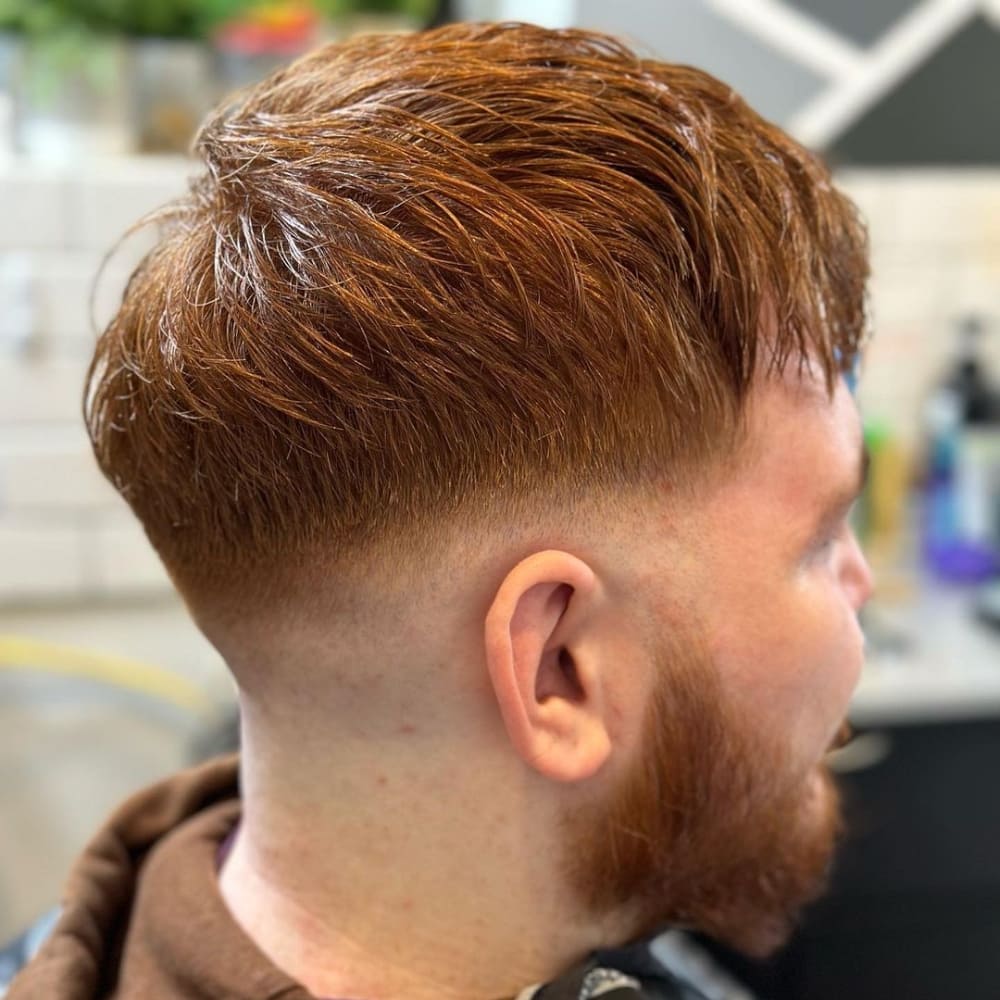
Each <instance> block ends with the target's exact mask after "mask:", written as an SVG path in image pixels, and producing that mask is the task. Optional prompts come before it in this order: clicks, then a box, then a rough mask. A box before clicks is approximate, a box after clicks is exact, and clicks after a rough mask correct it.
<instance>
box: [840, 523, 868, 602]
mask: <svg viewBox="0 0 1000 1000" xmlns="http://www.w3.org/2000/svg"><path fill="white" fill-rule="evenodd" d="M842 580H843V583H844V587H845V589H846V590H847V593H848V599H849V600H850V602H851V607H853V608H854V610H855V611H860V610H861V609H862V608H863V607H864V606H865V605H866V604H867V603H868V600H869V598H870V597H871V596H872V590H873V589H874V586H875V583H874V580H873V578H872V571H871V567H870V566H869V565H868V560H867V559H866V558H865V554H864V552H862V551H861V546H860V545H859V544H858V539H857V537H856V536H855V534H854V532H853V531H851V532H850V533H849V535H848V539H847V551H846V552H845V553H844V564H843V570H842Z"/></svg>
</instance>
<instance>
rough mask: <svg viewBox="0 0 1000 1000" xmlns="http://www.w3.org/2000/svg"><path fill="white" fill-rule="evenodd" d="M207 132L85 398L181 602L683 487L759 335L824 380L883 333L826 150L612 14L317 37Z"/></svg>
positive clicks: (778, 356)
mask: <svg viewBox="0 0 1000 1000" xmlns="http://www.w3.org/2000/svg"><path fill="white" fill-rule="evenodd" d="M195 150H196V153H197V154H198V156H199V157H200V158H201V160H202V161H203V163H204V166H205V169H204V171H203V172H202V173H201V174H200V175H199V176H198V177H196V178H195V179H194V180H193V181H192V183H191V186H190V190H189V191H188V192H187V193H186V195H185V196H184V197H182V198H180V199H179V200H178V201H177V202H175V203H174V204H172V205H170V206H168V207H167V208H166V209H165V210H163V211H161V212H160V213H158V214H157V215H156V216H155V217H154V221H156V222H157V223H158V224H159V226H160V236H159V240H158V242H157V244H156V246H155V247H154V248H153V249H152V250H151V251H150V252H149V254H148V255H147V256H146V257H145V258H144V259H143V261H142V262H141V264H140V265H139V267H138V269H137V270H136V272H135V274H134V275H133V277H132V279H131V281H130V283H129V285H128V287H127V290H126V293H125V295H124V298H123V301H122V304H121V307H120V309H119V311H118V312H117V315H116V316H115V317H114V319H113V320H112V321H111V323H110V325H109V326H108V327H107V329H106V330H105V332H104V333H103V335H102V336H101V337H100V339H99V342H98V344H97V348H96V353H95V357H94V360H93V363H92V366H91V370H90V373H89V377H88V386H87V393H86V401H85V417H86V422H87V426H88V429H89V432H90V435H91V438H92V441H93V445H94V450H95V453H96V456H97V459H98V461H99V463H100V466H101V468H102V469H103V471H104V473H105V474H106V475H107V476H108V478H109V479H110V480H111V481H112V482H113V483H114V485H115V486H116V487H117V489H118V490H119V491H120V492H121V493H122V495H123V496H124V497H125V499H126V500H127V501H128V503H129V504H130V505H131V507H132V508H133V510H134V511H135V513H136V514H137V516H138V517H139V519H140V520H141V522H142V524H143V525H144V527H145V529H146V532H147V534H148V536H149V538H150V539H151V541H152V543H153V545H154V546H155V547H156V549H157V550H158V552H159V554H160V556H161V557H162V559H163V561H164V563H165V565H166V566H167V568H168V570H169V571H170V573H171V575H172V576H173V578H174V580H175V582H176V583H177V585H178V587H179V588H180V590H181V591H182V593H184V594H185V595H186V596H187V597H188V598H189V600H190V599H191V598H192V597H193V596H195V595H202V596H201V597H199V598H198V599H199V600H217V599H222V598H223V597H224V596H225V595H228V596H229V597H230V598H232V599H234V600H236V599H239V600H242V599H243V598H248V597H249V595H251V594H252V595H255V596H256V597H257V598H258V599H259V600H264V599H267V596H268V594H271V595H272V596H273V593H274V587H275V586H278V584H277V583H276V582H275V581H278V580H281V579H286V578H287V574H288V573H289V572H294V571H295V569H296V567H301V566H305V565H307V564H308V563H309V562H310V560H315V559H317V558H319V557H320V556H322V558H323V559H324V560H334V561H336V560H350V558H351V556H352V554H354V555H358V554H363V553H364V552H365V551H366V550H369V549H372V547H377V546H378V545H379V544H381V543H383V542H385V543H387V544H388V541H389V540H393V539H394V540H395V542H394V543H393V544H395V545H396V546H397V549H399V550H400V551H408V548H407V547H408V546H409V545H411V544H412V546H419V545H420V544H421V542H422V540H423V541H426V540H427V539H428V538H430V537H432V536H433V534H434V529H435V527H436V526H440V525H443V524H448V523H450V524H456V523H470V524H471V523H473V522H475V521H476V520H477V519H483V518H486V519H494V520H495V519H497V518H500V519H503V518H505V517H511V516H513V515H512V512H513V511H517V510H524V509H530V508H531V505H532V504H534V505H536V506H538V505H541V506H545V505H552V504H557V503H560V502H563V500H567V501H568V499H569V498H572V497H574V496H576V495H578V494H580V493H581V492H588V493H598V494H607V495H612V496H613V495H614V493H615V491H616V490H621V489H623V488H627V487H629V486H636V485H643V484H649V483H655V482H656V481H658V480H660V479H669V480H671V481H674V482H684V481H686V480H692V479H693V478H695V477H696V476H697V475H698V474H699V471H700V470H704V469H706V468H709V467H711V466H712V465H713V463H716V464H717V463H718V461H719V460H720V459H721V458H724V457H725V455H726V453H727V449H730V448H731V445H732V441H733V439H734V433H735V428H736V427H737V426H738V424H739V421H740V418H741V414H742V413H743V411H744V404H745V401H746V398H747V395H748V392H749V390H750V386H751V382H752V379H753V376H754V372H755V370H756V369H757V368H758V366H759V364H760V363H761V360H762V358H764V357H765V352H766V358H767V364H768V365H769V366H774V367H778V368H781V367H783V366H785V365H786V364H787V363H788V362H789V361H792V362H796V361H797V362H798V363H803V362H805V361H809V362H810V363H818V364H819V365H820V366H821V367H822V369H823V371H824V372H825V374H826V377H827V380H828V383H829V384H830V385H832V381H833V379H834V378H836V375H837V372H838V371H839V370H842V369H844V368H846V366H847V365H849V364H850V363H851V361H852V360H853V359H854V357H855V356H856V355H857V353H858V350H859V347H860V344H861V341H862V338H863V334H864V328H865V321H864V302H863V300H864V285H865V280H866V273H867V263H866V261H867V254H866V246H865V236H864V232H863V229H862V226H861V225H860V223H859V221H858V217H857V214H856V211H855V209H854V207H853V205H852V204H851V203H850V202H849V201H848V200H847V199H846V198H845V197H844V196H843V195H842V194H840V193H839V192H838V191H837V190H836V189H835V188H834V187H833V186H832V184H831V181H830V177H829V174H828V172H827V170H826V168H825V167H824V166H823V165H822V164H821V163H820V162H819V160H818V159H817V158H816V157H815V156H813V155H812V154H811V153H809V152H808V151H806V150H805V149H803V148H802V147H801V146H799V145H798V144H797V143H795V142H794V141H793V140H791V139H790V138H789V137H788V136H787V135H785V134H784V133H783V132H782V131H781V130H780V129H778V128H777V127H775V126H774V125H772V124H770V123H768V122H766V121H764V120H763V119H761V118H760V117H759V116H758V115H757V114H756V113H754V112H753V111H752V110H751V109H750V108H748V107H747V105H746V104H745V103H744V102H743V101H742V100H741V99H740V98H739V97H738V96H737V95H736V94H735V93H734V92H733V91H732V90H731V89H730V88H729V87H728V86H726V85H724V84H723V83H721V82H719V81H718V80H716V79H714V78H712V77H711V76H709V75H707V74H705V73H703V72H700V71H698V70H696V69H692V68H690V67H686V66H678V65H669V64H666V63H663V62H659V61H654V60H651V59H646V58H641V57H640V56H638V55H636V54H635V53H634V52H633V51H631V50H630V49H629V48H627V47H626V46H624V45H623V44H621V43H620V42H618V41H616V40H614V39H612V38H609V37H606V36H603V35H599V34H595V33H591V32H587V31H579V30H558V31H555V30H545V29H542V28H537V27H531V26H528V25H521V24H489V25H469V24H461V25H452V26H448V27H445V28H441V29H438V30H434V31H429V32H425V33H420V34H414V35H409V36H369V37H364V38H358V39H353V40H350V41H348V42H346V43H341V44H334V45H330V46H328V47H325V48H322V49H319V50H318V51H316V52H314V53H312V54H310V55H307V56H306V57H304V58H302V59H300V60H299V61H297V62H296V63H294V64H292V65H291V66H290V67H288V68H286V69H284V70H281V71H279V72H277V73H276V74H274V75H272V76H271V77H269V78H268V79H266V80H264V81H263V82H261V83H260V84H258V85H256V86H254V87H252V88H250V89H249V90H247V91H245V92H243V93H241V94H240V95H238V96H237V97H236V98H234V99H232V100H230V101H229V102H228V103H226V104H225V105H224V106H223V107H221V108H220V109H219V110H218V111H217V112H215V113H214V114H213V115H212V116H211V117H210V118H209V119H208V120H207V122H206V123H205V124H204V126H203V127H202V129H201V131H200V133H199V135H198V137H197V139H196V143H195ZM765 313H767V314H768V315H770V316H771V317H772V319H773V323H770V324H767V325H768V326H770V327H772V329H771V330H770V331H769V332H767V333H766V334H765V332H764V329H763V325H762V321H761V317H762V315H764V314H765ZM400 547H401V548H400ZM213 595H214V596H213Z"/></svg>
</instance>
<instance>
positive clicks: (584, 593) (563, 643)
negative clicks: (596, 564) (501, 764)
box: [485, 551, 611, 781]
mask: <svg viewBox="0 0 1000 1000" xmlns="http://www.w3.org/2000/svg"><path fill="white" fill-rule="evenodd" d="M601 604H602V589H601V587H600V585H599V583H598V581H597V579H596V577H595V575H594V572H593V570H591V568H590V567H589V566H588V565H587V564H586V563H584V562H583V561H582V560H580V559H578V558H577V557H576V556H573V555H570V554H569V553H567V552H559V551H546V552H536V553H534V554H533V555H530V556H528V557H527V558H526V559H524V560H522V561H521V562H520V563H518V564H517V565H516V566H515V567H514V568H513V569H512V570H511V571H510V572H509V573H508V574H507V576H506V577H504V580H503V582H502V583H501V584H500V587H499V589H498V590H497V593H496V596H495V597H494V599H493V603H492V604H491V605H490V609H489V611H488V612H487V615H486V635H485V651H486V664H487V668H488V670H489V674H490V679H491V680H492V682H493V690H494V693H495V694H496V699H497V703H498V704H499V706H500V712H501V715H502V716H503V721H504V725H505V726H506V728H507V734H508V736H509V738H510V741H511V743H512V744H513V746H514V749H515V750H516V751H517V753H518V754H519V755H520V756H521V757H522V758H523V759H524V760H525V762H526V763H528V764H529V765H530V766H531V767H533V768H535V769H536V770H537V771H539V772H540V773H541V774H544V775H546V776H547V777H549V778H553V779H555V780H558V781H581V780H583V779H585V778H589V777H590V776H591V775H593V774H596V773H597V771H598V770H600V768H601V766H602V765H603V764H604V762H605V761H606V760H607V758H608V755H609V754H610V752H611V739H610V735H609V732H608V729H607V719H606V713H607V707H608V706H607V697H606V691H605V690H604V683H605V679H606V673H605V671H604V670H603V669H602V668H606V666H607V665H606V664H603V663H601V661H600V654H599V648H600V644H599V643H598V642H597V641H596V634H597V632H598V628H597V617H598V615H599V614H600V611H601Z"/></svg>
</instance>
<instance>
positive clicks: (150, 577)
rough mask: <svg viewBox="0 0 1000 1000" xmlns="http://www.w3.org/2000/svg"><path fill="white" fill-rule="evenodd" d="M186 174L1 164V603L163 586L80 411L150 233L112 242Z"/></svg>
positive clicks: (168, 165)
mask: <svg viewBox="0 0 1000 1000" xmlns="http://www.w3.org/2000/svg"><path fill="white" fill-rule="evenodd" d="M191 170H192V165H191V163H190V162H189V161H187V160H184V159H181V158H155V157H144V158H128V159H118V160H114V159H109V160H102V161H97V160H95V161H91V162H86V163H80V164H73V165H72V166H67V167H66V168H65V169H62V170H57V169H53V168H45V169H41V168H39V167H37V166H35V165H33V164H29V163H26V162H23V161H12V162H7V163H4V164H3V165H2V166H0V608H2V607H4V606H18V605H24V604H29V605H35V604H46V603H49V602H57V603H60V604H61V603H63V602H65V601H67V600H69V601H77V600H79V601H87V602H89V601H93V600H94V599H95V598H96V599H110V600H115V599H118V598H129V599H130V598H133V597H136V596H161V595H164V594H166V593H168V592H169V591H170V583H169V580H168V578H167V575H166V573H165V572H164V570H163V567H162V566H161V564H160V562H159V560H158V559H157V557H156V554H155V553H154V552H153V550H152V548H151V546H150V545H149V543H148V541H147V540H146V537H145V535H144V534H143V532H142V529H141V528H140V527H139V525H138V524H137V523H136V521H135V519H134V518H133V517H132V515H131V512H130V511H129V510H128V508H127V506H126V505H125V503H124V501H122V499H121V498H120V497H119V496H118V494H117V493H116V492H115V491H114V490H113V489H112V488H111V486H110V485H109V484H108V483H107V482H106V481H105V480H104V478H103V477H102V476H101V474H100V473H99V472H98V470H97V467H96V465H95V463H94V459H93V456H92V455H91V452H90V444H89V442H88V440H87V436H86V433H85V432H84V429H83V423H82V419H81V407H82V392H83V379H84V373H85V371H86V368H87V364H88V362H89V360H90V355H91V352H92V350H93V343H94V338H95V336H96V331H97V330H99V329H100V328H101V327H102V326H103V325H104V324H105V323H106V322H107V321H108V319H109V318H110V317H111V316H112V315H113V313H114V310H115V308H116V306H117V303H118V301H120V298H121V293H122V290H123V288H124V286H125V282H126V280H127V278H128V275H129V273H130V272H131V270H132V268H133V267H134V265H135V263H136V262H137V261H138V260H139V258H140V257H141V255H142V253H143V252H144V250H145V248H147V247H148V246H149V245H150V242H151V240H152V238H153V237H152V231H150V230H146V231H143V232H140V233H138V234H136V235H133V236H130V237H129V238H128V239H127V240H126V241H125V242H124V243H123V244H121V245H120V246H117V245H116V244H118V241H119V240H120V239H121V238H122V237H123V236H124V234H125V232H126V231H127V230H128V228H129V227H130V226H132V225H133V224H134V223H135V222H137V221H138V220H139V219H140V218H141V217H142V216H144V215H145V214H146V213H148V212H150V211H152V210H154V209H156V208H159V207H160V206H162V205H163V204H164V203H166V202H167V201H169V200H170V199H171V198H173V197H175V196H176V195H178V194H181V193H183V191H184V190H185V188H186V184H187V178H188V177H189V175H190V173H191ZM110 251H114V252H113V253H111V256H110V258H109V259H108V260H107V261H106V262H105V258H106V257H107V256H108V254H109V252H110ZM98 276H99V280H98Z"/></svg>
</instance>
